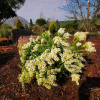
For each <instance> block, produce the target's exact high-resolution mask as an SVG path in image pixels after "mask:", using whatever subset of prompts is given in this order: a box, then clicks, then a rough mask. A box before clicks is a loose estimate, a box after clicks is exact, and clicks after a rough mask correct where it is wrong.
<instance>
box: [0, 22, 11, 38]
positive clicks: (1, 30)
mask: <svg viewBox="0 0 100 100" xmlns="http://www.w3.org/2000/svg"><path fill="white" fill-rule="evenodd" d="M11 30H12V28H11V26H9V25H7V24H3V25H1V26H0V37H8V36H10V32H11Z"/></svg>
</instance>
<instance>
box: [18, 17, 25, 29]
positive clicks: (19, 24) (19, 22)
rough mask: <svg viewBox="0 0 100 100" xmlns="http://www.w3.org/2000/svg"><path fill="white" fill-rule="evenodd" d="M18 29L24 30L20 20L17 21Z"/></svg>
mask: <svg viewBox="0 0 100 100" xmlns="http://www.w3.org/2000/svg"><path fill="white" fill-rule="evenodd" d="M16 28H17V29H23V28H24V27H23V24H22V22H21V21H20V19H17V22H16Z"/></svg>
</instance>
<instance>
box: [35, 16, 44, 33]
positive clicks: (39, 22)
mask: <svg viewBox="0 0 100 100" xmlns="http://www.w3.org/2000/svg"><path fill="white" fill-rule="evenodd" d="M36 24H37V25H39V26H41V29H40V33H42V31H41V30H42V25H44V24H46V20H45V19H42V18H40V19H37V20H36Z"/></svg>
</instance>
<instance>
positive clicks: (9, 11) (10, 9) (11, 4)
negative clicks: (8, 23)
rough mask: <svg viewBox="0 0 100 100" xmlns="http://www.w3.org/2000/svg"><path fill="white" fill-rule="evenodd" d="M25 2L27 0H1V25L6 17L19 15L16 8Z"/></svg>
mask: <svg viewBox="0 0 100 100" xmlns="http://www.w3.org/2000/svg"><path fill="white" fill-rule="evenodd" d="M24 2H25V0H0V25H1V24H3V23H4V21H5V20H6V19H8V18H11V17H14V16H17V14H16V12H15V9H20V8H21V5H23V4H24ZM1 20H2V22H1Z"/></svg>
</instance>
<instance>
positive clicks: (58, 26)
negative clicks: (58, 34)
mask: <svg viewBox="0 0 100 100" xmlns="http://www.w3.org/2000/svg"><path fill="white" fill-rule="evenodd" d="M55 23H56V25H57V30H59V28H60V24H59V22H58V20H56V22H55Z"/></svg>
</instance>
